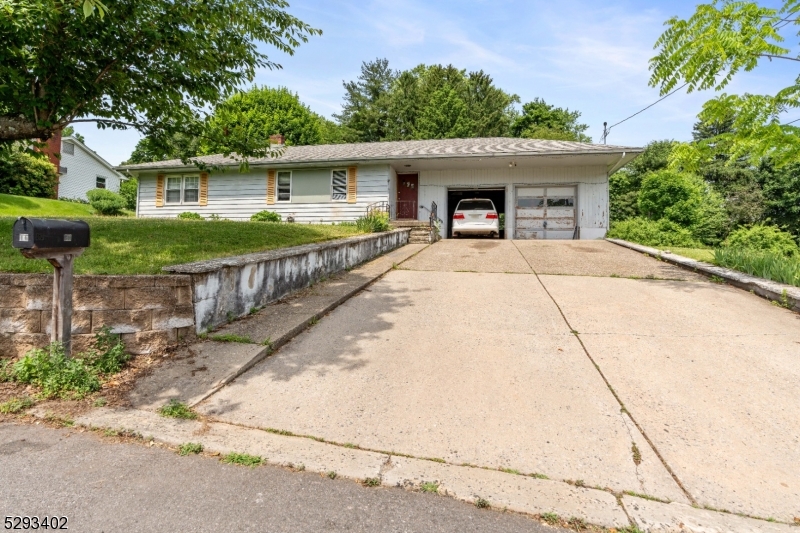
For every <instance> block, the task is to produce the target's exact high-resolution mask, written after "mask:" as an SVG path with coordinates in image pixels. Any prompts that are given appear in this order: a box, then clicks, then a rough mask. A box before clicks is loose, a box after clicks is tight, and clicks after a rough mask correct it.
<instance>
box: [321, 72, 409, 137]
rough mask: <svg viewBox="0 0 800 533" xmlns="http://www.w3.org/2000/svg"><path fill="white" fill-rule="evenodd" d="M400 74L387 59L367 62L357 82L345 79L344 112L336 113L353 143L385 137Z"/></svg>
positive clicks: (335, 116) (346, 134)
mask: <svg viewBox="0 0 800 533" xmlns="http://www.w3.org/2000/svg"><path fill="white" fill-rule="evenodd" d="M396 77H397V74H396V73H395V72H394V71H392V69H390V68H389V60H388V59H376V60H375V61H369V62H367V61H365V62H364V63H362V64H361V74H359V76H358V80H357V81H349V82H343V85H344V90H345V96H344V104H342V112H341V113H340V114H338V115H334V118H336V119H337V120H338V121H339V122H340V123H341V124H342V125H343V126H344V127H345V131H346V133H345V137H346V138H347V139H348V140H350V141H352V142H375V141H382V140H384V139H385V138H386V134H387V131H388V127H389V93H390V91H391V88H392V84H393V83H394V80H395V78H396Z"/></svg>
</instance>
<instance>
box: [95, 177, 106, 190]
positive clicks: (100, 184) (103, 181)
mask: <svg viewBox="0 0 800 533" xmlns="http://www.w3.org/2000/svg"><path fill="white" fill-rule="evenodd" d="M95 187H97V188H98V189H105V188H106V179H105V178H104V177H102V176H97V181H96V183H95Z"/></svg>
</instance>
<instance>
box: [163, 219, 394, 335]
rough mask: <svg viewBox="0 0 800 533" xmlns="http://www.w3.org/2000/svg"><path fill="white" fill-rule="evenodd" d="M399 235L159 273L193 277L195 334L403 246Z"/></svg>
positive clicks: (353, 239)
mask: <svg viewBox="0 0 800 533" xmlns="http://www.w3.org/2000/svg"><path fill="white" fill-rule="evenodd" d="M409 231H410V230H409V229H398V230H394V231H389V232H386V233H376V234H371V235H363V236H358V237H350V238H347V239H338V240H335V241H328V242H323V243H318V244H309V245H304V246H296V247H294V248H284V249H281V250H274V251H271V252H263V253H257V254H248V255H243V256H238V257H227V258H223V259H215V260H210V261H200V262H197V263H188V264H185V265H176V266H172V267H166V268H165V269H164V270H166V271H167V272H173V273H178V274H188V275H191V277H192V284H193V286H194V301H193V305H194V313H195V327H196V331H197V332H198V333H201V332H204V331H208V330H210V329H213V328H214V327H217V326H220V325H222V324H225V323H227V322H229V321H230V320H231V319H232V318H238V317H242V316H245V315H247V314H248V313H249V312H250V310H251V309H252V308H254V307H257V308H258V307H263V306H264V305H266V304H268V303H270V302H273V301H275V300H279V299H280V298H283V297H284V296H287V295H288V294H290V293H292V292H294V291H296V290H299V289H302V288H304V287H307V286H308V285H309V284H311V283H313V282H316V281H318V280H320V279H322V278H324V277H326V276H329V275H331V274H334V273H336V272H339V271H341V270H344V269H347V268H350V267H353V266H356V265H358V264H359V263H363V262H364V261H368V260H370V259H372V258H373V257H376V256H378V255H381V254H384V253H386V252H389V251H391V250H394V249H395V248H398V247H400V246H403V245H405V244H407V243H408V235H409Z"/></svg>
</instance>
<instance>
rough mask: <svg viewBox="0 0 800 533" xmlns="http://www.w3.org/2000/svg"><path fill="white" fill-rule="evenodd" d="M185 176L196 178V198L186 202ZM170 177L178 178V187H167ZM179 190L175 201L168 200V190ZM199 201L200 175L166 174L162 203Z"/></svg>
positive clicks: (174, 203) (176, 203) (175, 203)
mask: <svg viewBox="0 0 800 533" xmlns="http://www.w3.org/2000/svg"><path fill="white" fill-rule="evenodd" d="M186 178H197V200H195V201H194V202H187V201H186V199H185V197H184V193H185V191H186ZM171 179H179V180H180V188H179V189H170V188H169V180H171ZM175 190H178V191H180V195H179V200H178V201H177V202H170V201H169V191H175ZM199 203H200V176H196V175H189V176H166V177H165V183H164V205H198V204H199Z"/></svg>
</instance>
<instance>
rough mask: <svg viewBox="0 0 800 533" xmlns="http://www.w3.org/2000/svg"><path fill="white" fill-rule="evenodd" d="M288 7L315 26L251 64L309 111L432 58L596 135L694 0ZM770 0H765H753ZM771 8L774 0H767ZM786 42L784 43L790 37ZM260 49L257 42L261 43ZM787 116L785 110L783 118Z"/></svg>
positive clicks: (352, 1)
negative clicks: (381, 62)
mask: <svg viewBox="0 0 800 533" xmlns="http://www.w3.org/2000/svg"><path fill="white" fill-rule="evenodd" d="M290 3H291V7H290V8H289V11H290V12H291V13H292V14H294V15H296V16H297V17H299V18H300V19H301V20H303V21H305V22H307V23H309V24H311V25H312V26H314V27H317V28H320V29H322V30H323V35H322V36H321V37H314V38H312V39H311V40H310V41H309V42H308V43H306V44H304V45H302V46H301V47H300V48H299V49H298V50H297V52H296V53H295V55H294V56H288V55H285V54H281V53H277V52H273V53H271V59H273V60H275V61H277V62H278V63H280V64H281V65H283V69H281V70H273V71H269V70H264V71H261V72H259V73H258V75H257V78H256V80H255V83H257V84H259V85H270V86H279V85H280V86H286V87H288V88H290V89H291V90H292V91H294V92H297V93H298V94H299V95H300V99H301V100H302V101H303V102H305V103H306V104H308V105H309V106H310V107H311V109H313V110H314V111H316V112H317V113H320V114H322V115H325V116H329V117H330V116H331V115H332V114H333V113H336V112H337V111H338V110H339V109H340V105H341V101H342V95H343V94H344V91H343V89H342V81H344V80H347V81H349V80H353V79H355V78H356V77H357V76H358V73H359V68H360V66H361V63H362V61H365V60H372V59H375V58H378V57H380V58H387V59H388V60H389V63H390V66H391V67H392V68H394V69H407V68H411V67H414V66H415V65H418V64H420V63H426V64H433V63H442V64H448V63H452V64H453V65H455V66H457V67H459V68H464V69H467V70H481V69H482V70H484V71H485V72H487V73H489V74H490V75H491V76H492V77H493V78H494V80H495V83H496V84H497V85H498V86H499V87H501V88H503V89H504V90H506V91H508V92H511V93H516V94H517V95H519V96H520V98H521V100H522V102H527V101H530V100H532V99H533V98H535V97H541V98H544V99H545V100H546V101H547V102H548V103H551V104H555V105H558V106H560V107H568V108H570V109H576V110H578V111H580V112H581V113H582V114H583V115H582V120H583V122H584V123H586V124H589V125H590V128H589V131H588V133H589V135H590V136H591V137H592V138H593V139H594V141H595V142H599V140H600V135H601V133H602V129H603V121H608V123H609V124H613V123H615V122H617V121H619V120H621V119H623V118H625V117H627V116H628V115H630V114H632V113H634V112H636V111H638V110H639V109H641V108H643V107H644V106H646V105H648V104H650V103H652V102H654V101H655V100H657V99H658V98H659V94H658V90H657V89H653V88H651V87H649V86H648V83H647V82H648V78H649V71H648V60H649V59H650V57H652V56H653V55H654V51H653V44H654V43H655V41H656V39H657V38H658V36H659V35H660V34H661V32H662V31H663V23H664V21H665V20H667V19H668V18H669V17H671V16H673V15H677V16H680V17H682V18H685V17H688V16H690V15H691V13H692V12H693V11H694V6H695V4H696V3H697V2H695V1H680V0H673V1H661V0H657V1H633V0H630V1H620V0H606V1H605V2H597V1H587V0H559V1H557V2H554V1H552V0H550V1H540V0H527V1H522V0H459V1H454V0H453V1H451V0H445V1H436V2H433V1H430V0H428V1H427V2H426V1H424V0H360V1H358V0H326V1H323V0H290ZM765 3H770V2H765ZM775 4H776V5H777V4H778V3H777V2H775ZM795 41H796V39H795V40H794V41H790V46H792V47H793V46H794V44H795ZM267 52H268V53H270V52H269V50H267ZM791 63H792V62H789V61H784V62H774V63H764V64H763V65H761V66H759V67H758V68H757V69H756V70H755V71H753V72H750V73H746V74H740V75H739V76H738V77H737V78H735V79H734V82H733V83H732V84H731V85H730V86H729V88H728V89H727V91H728V92H731V93H743V92H751V93H774V92H775V91H777V90H778V89H780V88H782V87H785V86H787V85H789V84H791V83H792V82H793V81H794V78H795V77H796V76H797V70H796V66H795V65H793V64H791ZM712 96H713V93H710V92H706V93H694V94H686V93H684V92H682V93H677V94H675V95H673V96H671V97H670V98H668V99H666V100H665V101H663V102H661V103H660V104H658V105H657V106H655V107H653V108H652V109H650V110H648V111H646V112H645V113H643V114H642V115H639V116H638V117H636V118H634V119H632V120H630V121H628V122H626V123H625V124H623V125H621V126H618V127H617V128H615V129H614V130H613V131H612V133H611V135H610V136H609V139H608V142H609V144H621V145H633V146H642V145H644V144H646V143H647V142H649V141H651V140H654V139H665V138H672V139H677V140H688V139H690V137H691V128H692V124H693V123H694V121H695V117H696V115H697V113H698V111H699V110H700V107H701V105H702V103H703V102H704V101H706V100H708V99H709V98H711V97H712ZM791 118H796V117H791ZM76 126H77V127H76V129H77V131H78V132H80V133H82V134H83V135H84V136H85V137H86V140H87V143H88V144H89V146H91V147H92V148H93V149H94V150H96V151H97V152H98V153H99V154H100V155H102V156H103V157H104V158H106V159H107V160H108V161H109V162H111V163H113V164H118V163H120V162H121V161H123V160H125V159H126V158H127V157H128V156H129V155H130V153H131V151H132V150H133V147H134V146H135V144H136V142H137V140H138V139H139V135H138V134H137V133H136V132H119V131H111V130H106V131H100V130H97V129H96V128H95V127H94V125H92V124H79V125H76Z"/></svg>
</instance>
